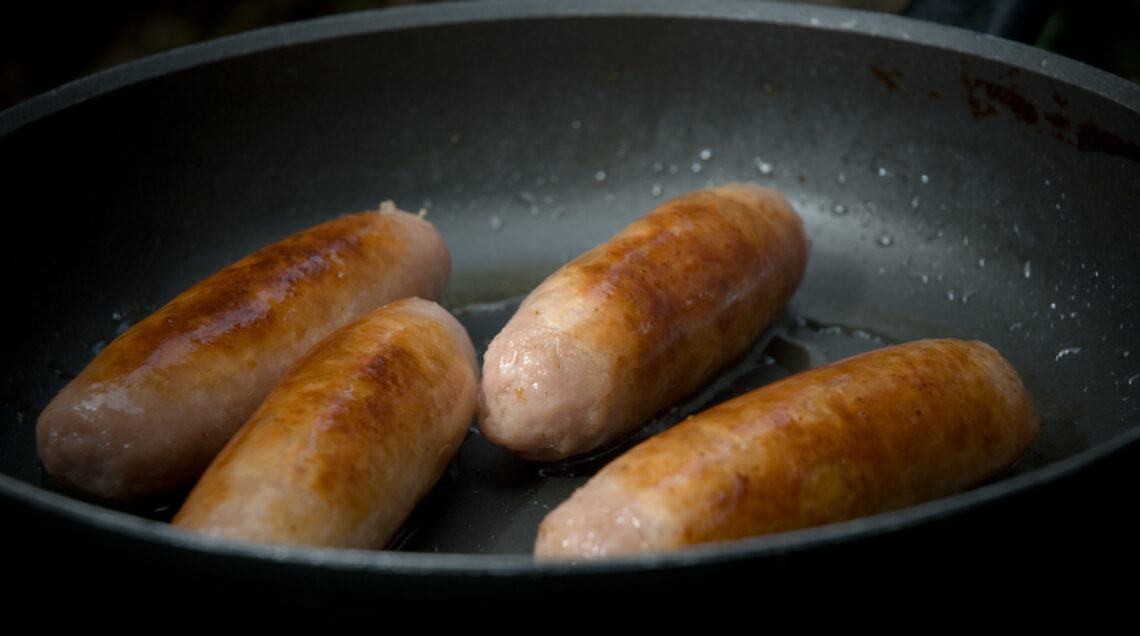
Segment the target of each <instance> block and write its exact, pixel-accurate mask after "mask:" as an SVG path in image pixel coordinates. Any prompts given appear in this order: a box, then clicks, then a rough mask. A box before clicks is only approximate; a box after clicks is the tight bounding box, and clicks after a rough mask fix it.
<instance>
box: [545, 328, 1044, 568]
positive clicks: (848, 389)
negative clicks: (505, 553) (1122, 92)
mask: <svg viewBox="0 0 1140 636" xmlns="http://www.w3.org/2000/svg"><path fill="white" fill-rule="evenodd" d="M1039 429H1040V419H1039V417H1038V415H1037V411H1036V409H1035V408H1034V405H1033V401H1032V398H1031V397H1030V395H1029V393H1028V392H1027V391H1026V389H1025V387H1024V386H1023V384H1022V382H1021V380H1020V378H1019V377H1018V375H1017V372H1016V371H1015V370H1014V369H1013V368H1012V366H1011V365H1010V364H1009V363H1008V362H1007V361H1006V360H1005V358H1003V357H1002V356H1001V354H999V353H998V352H997V351H996V350H994V349H993V348H992V347H990V346H989V345H987V344H985V343H981V342H976V341H975V342H967V341H961V340H923V341H917V342H913V343H908V344H903V345H896V346H893V347H888V348H885V349H881V350H877V351H872V352H868V353H866V354H862V355H859V356H855V357H852V358H848V359H846V360H843V361H839V362H836V363H833V364H830V365H827V366H824V367H819V368H817V369H813V370H810V371H806V372H803V373H800V374H797V375H794V376H791V377H789V378H786V379H784V380H781V381H779V382H776V383H773V384H770V385H767V386H764V387H761V388H759V389H756V390H754V391H752V392H750V393H747V394H745V395H742V396H740V397H738V398H736V399H733V400H729V401H727V402H724V403H722V404H720V405H718V406H715V407H713V408H711V409H708V410H706V411H704V412H702V413H699V414H697V415H694V416H692V417H690V418H688V419H686V420H685V421H683V422H681V423H679V424H677V425H676V426H674V427H673V428H671V429H669V430H667V431H665V432H663V433H661V434H659V435H657V436H655V437H652V438H650V439H648V440H646V441H644V442H642V443H641V444H639V445H637V446H635V447H633V448H632V449H630V450H629V451H627V452H626V453H625V454H623V455H621V456H619V457H618V458H617V459H615V460H614V461H613V462H611V463H610V464H608V465H607V466H605V467H604V468H603V469H602V470H601V471H599V472H598V473H597V474H596V475H595V476H594V477H592V478H591V479H590V481H588V482H587V483H586V484H585V485H583V486H582V487H581V488H580V489H578V490H577V491H576V492H575V493H574V494H573V495H572V496H571V497H570V498H569V499H568V500H566V501H565V502H563V503H562V504H561V505H560V506H559V507H557V508H555V509H554V510H552V511H551V512H550V513H549V514H548V515H547V517H546V518H545V519H544V520H543V522H542V524H541V525H540V528H539V532H538V537H537V540H536V542H535V549H534V553H535V557H536V558H538V559H548V560H555V559H572V560H573V559H578V560H585V559H598V558H606V557H612V556H615V555H621V554H629V553H640V552H652V551H668V550H675V549H678V548H681V547H684V546H688V545H694V544H699V543H708V542H714V541H723V540H728V539H736V538H741V537H747V536H753V535H759V534H765V533H771V532H780V531H785V530H794V529H799V528H805V527H809V526H815V525H821V524H826V523H832V522H837V521H842V520H847V519H852V518H855V517H859V516H864V515H870V514H874V513H878V512H884V511H889V510H893V509H897V508H902V507H904V506H908V505H913V504H916V503H919V502H923V501H927V500H931V499H935V498H938V497H943V496H947V495H950V494H953V493H956V492H959V491H961V490H964V489H967V488H970V487H972V486H975V485H978V484H980V483H981V482H983V481H984V480H986V479H988V478H990V477H992V476H994V475H995V474H997V473H999V472H1000V471H1002V470H1003V469H1005V468H1007V467H1008V466H1009V465H1010V464H1011V463H1012V462H1013V461H1014V460H1015V459H1016V458H1017V457H1018V456H1019V455H1021V454H1022V452H1024V451H1025V450H1026V448H1028V446H1029V445H1030V443H1031V442H1032V441H1033V440H1034V438H1035V437H1036V436H1037V434H1038V431H1039Z"/></svg>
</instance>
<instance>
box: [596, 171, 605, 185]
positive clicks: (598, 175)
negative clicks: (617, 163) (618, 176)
mask: <svg viewBox="0 0 1140 636" xmlns="http://www.w3.org/2000/svg"><path fill="white" fill-rule="evenodd" d="M605 180H606V171H605V170H599V171H597V172H595V173H594V181H597V182H598V183H601V182H603V181H605Z"/></svg>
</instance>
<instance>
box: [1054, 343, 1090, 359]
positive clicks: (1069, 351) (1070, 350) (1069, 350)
mask: <svg viewBox="0 0 1140 636" xmlns="http://www.w3.org/2000/svg"><path fill="white" fill-rule="evenodd" d="M1082 349H1084V347H1065V348H1064V349H1061V350H1059V351H1057V355H1056V356H1054V357H1053V361H1054V362H1056V361H1057V360H1060V359H1061V358H1064V357H1065V356H1071V355H1075V354H1078V353H1080V352H1081V350H1082Z"/></svg>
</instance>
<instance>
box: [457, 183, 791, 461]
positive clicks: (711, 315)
mask: <svg viewBox="0 0 1140 636" xmlns="http://www.w3.org/2000/svg"><path fill="white" fill-rule="evenodd" d="M808 250H809V241H808V239H807V236H806V235H805V233H804V229H803V222H802V220H801V219H800V217H799V216H798V215H797V214H796V212H795V210H793V209H792V207H791V205H789V204H788V202H787V201H786V200H785V199H784V197H783V196H782V195H781V194H780V193H779V192H777V191H775V190H770V189H766V188H761V187H759V186H757V185H754V184H748V183H736V184H728V185H723V186H720V187H716V188H710V189H706V190H699V191H696V192H692V193H689V194H686V195H683V196H680V197H678V198H676V199H673V200H670V201H668V202H666V203H664V204H663V205H661V206H660V207H658V208H657V209H655V210H653V211H652V212H650V213H649V214H647V215H646V216H644V217H642V218H641V219H639V220H637V221H634V222H633V223H632V224H630V225H629V226H628V227H626V228H625V229H624V230H622V231H621V232H619V233H618V234H617V235H616V236H614V237H613V238H612V239H610V240H609V241H608V242H606V243H604V244H602V245H600V246H598V247H596V248H594V249H592V250H590V251H588V252H586V253H585V254H583V255H581V256H579V257H578V258H576V259H574V260H573V261H571V262H569V263H567V264H566V265H564V266H563V267H562V268H560V269H559V270H558V271H556V272H554V273H553V274H551V275H550V276H549V277H548V278H547V279H546V280H545V281H543V282H542V283H541V284H540V285H539V286H538V287H537V288H535V289H534V291H533V292H532V293H531V294H530V295H528V296H527V298H526V299H525V300H524V301H523V302H522V304H521V305H520V306H519V308H518V310H517V311H516V313H515V314H514V316H512V317H511V319H510V320H509V321H508V322H507V324H506V325H505V326H504V327H503V329H502V331H501V332H500V333H499V334H498V335H496V336H495V338H494V339H493V340H492V341H491V342H490V344H489V345H488V348H487V351H486V353H485V355H484V364H483V380H482V386H481V392H480V405H479V425H480V429H481V431H482V432H483V434H484V436H485V437H487V438H488V439H489V440H491V441H492V442H494V443H496V444H499V445H501V446H503V447H506V448H508V449H510V450H511V451H513V452H514V453H515V454H516V455H518V456H520V457H523V458H525V459H531V460H539V461H552V460H560V459H565V458H568V457H572V456H575V455H581V454H583V453H586V452H588V451H591V450H594V449H597V448H599V447H601V446H603V445H605V444H607V443H609V442H611V441H614V440H617V439H619V438H621V437H622V436H624V435H626V434H628V433H630V432H631V431H632V430H634V429H636V428H637V427H638V426H640V425H641V424H643V423H644V422H645V421H646V420H647V419H648V418H649V417H651V416H652V415H654V414H655V413H657V412H659V411H661V410H664V409H665V408H667V407H668V406H670V405H672V404H673V403H675V402H677V401H678V400H680V399H682V398H683V397H685V396H686V395H688V394H689V393H691V392H692V391H694V390H696V389H697V388H699V387H700V386H701V385H703V384H704V383H705V382H707V381H708V380H710V379H711V378H712V377H713V376H714V375H715V374H716V373H717V372H718V371H720V370H722V369H723V368H724V367H725V366H726V365H727V364H728V363H729V362H731V361H732V360H733V359H734V358H736V357H738V356H739V355H741V354H742V353H744V351H745V350H746V349H747V348H748V347H749V346H750V345H751V344H752V342H753V341H754V340H755V339H756V338H757V337H758V336H759V335H760V333H761V332H762V331H763V330H764V329H765V328H766V327H767V326H768V325H769V324H770V323H771V321H772V320H773V319H774V318H775V317H776V316H778V315H779V313H780V312H781V311H782V310H783V307H784V305H785V303H786V302H787V301H788V299H789V298H790V297H791V296H792V294H793V293H794V291H795V290H796V288H797V287H798V286H799V283H800V281H801V280H802V278H803V275H804V270H805V268H806V267H807V255H808Z"/></svg>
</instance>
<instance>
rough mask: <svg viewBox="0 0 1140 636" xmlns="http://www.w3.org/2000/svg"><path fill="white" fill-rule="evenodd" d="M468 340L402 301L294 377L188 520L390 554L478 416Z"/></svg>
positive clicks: (218, 467) (422, 307)
mask: <svg viewBox="0 0 1140 636" xmlns="http://www.w3.org/2000/svg"><path fill="white" fill-rule="evenodd" d="M477 373H478V367H477V366H476V361H475V348H474V346H473V345H472V343H471V339H470V338H469V337H468V335H467V331H466V330H465V329H464V328H463V326H462V325H460V324H459V321H457V320H456V319H455V318H454V317H453V316H452V315H451V314H449V313H448V312H447V311H446V310H445V309H443V308H442V307H440V306H439V305H437V304H435V303H433V302H428V301H425V300H421V299H418V298H410V299H405V300H402V301H397V302H395V303H392V304H390V305H387V306H385V307H382V308H380V309H377V310H376V311H374V312H372V313H371V314H369V315H367V316H365V317H364V318H361V319H360V320H358V321H356V322H354V323H352V324H351V325H349V326H347V327H344V328H343V329H340V330H339V331H337V332H335V333H334V334H332V335H331V336H329V337H328V338H327V339H326V340H324V341H322V342H321V343H320V344H318V345H317V346H316V347H315V348H314V349H313V350H312V351H311V352H310V353H308V354H307V355H306V356H305V357H304V358H302V359H301V360H300V361H299V362H297V364H296V365H295V366H294V367H293V368H292V369H290V370H289V373H288V374H287V375H286V376H285V377H284V378H283V379H282V380H281V382H280V383H279V384H278V385H277V386H276V387H274V389H273V391H271V392H270V394H269V396H268V397H267V398H266V399H265V402H264V403H263V404H262V405H261V406H260V407H259V408H258V410H257V412H256V413H254V414H253V416H252V417H251V418H250V419H249V421H248V422H246V424H245V425H243V426H242V427H241V429H240V430H239V431H238V433H237V434H236V435H234V437H233V439H232V440H230V442H229V444H227V445H226V447H225V448H224V449H222V452H221V453H219V454H218V456H217V458H216V459H215V460H214V462H213V463H212V464H210V467H209V468H208V469H207V470H206V472H205V473H204V474H203V475H202V478H201V479H200V480H199V481H198V484H197V485H196V486H194V489H193V490H192V491H191V492H190V496H189V497H188V498H187V499H186V502H185V503H184V504H183V505H182V508H181V510H179V512H178V514H177V515H176V516H175V517H174V524H175V525H177V526H181V527H184V528H190V529H193V530H197V531H200V532H203V533H207V534H211V535H215V536H223V537H230V538H238V539H244V540H252V541H264V542H272V543H290V544H303V545H313V546H326V547H350V548H382V547H384V546H385V545H386V544H387V542H388V541H389V540H390V539H391V537H392V535H393V534H394V533H395V532H396V530H398V529H399V527H400V525H401V524H402V523H403V522H404V519H405V518H406V517H407V516H408V514H409V513H411V511H412V509H413V508H414V507H415V505H416V503H417V502H419V500H420V499H421V498H422V497H423V496H424V495H426V494H427V492H428V491H429V490H430V489H431V487H432V486H433V485H434V484H435V483H436V481H437V480H438V479H439V477H440V475H442V474H443V471H444V469H445V468H446V467H447V463H448V462H449V461H450V460H451V457H452V456H453V455H454V453H455V451H456V450H457V449H458V448H459V445H460V443H461V442H462V441H463V438H464V435H465V434H466V432H467V430H468V428H469V426H470V424H471V422H472V420H473V419H474V416H475V392H476V382H477V379H476V378H477V375H476V374H477Z"/></svg>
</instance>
